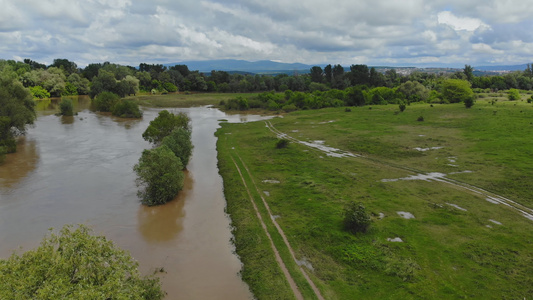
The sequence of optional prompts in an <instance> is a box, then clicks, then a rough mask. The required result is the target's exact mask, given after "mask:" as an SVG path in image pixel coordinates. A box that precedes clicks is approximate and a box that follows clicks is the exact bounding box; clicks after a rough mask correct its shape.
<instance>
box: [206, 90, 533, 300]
mask: <svg viewBox="0 0 533 300" xmlns="http://www.w3.org/2000/svg"><path fill="white" fill-rule="evenodd" d="M491 100H492V99H491V98H490V97H487V98H481V99H478V100H477V102H476V104H475V105H474V106H473V107H472V108H471V109H466V108H465V107H464V105H462V104H448V105H440V104H434V105H433V107H432V106H430V105H429V104H412V105H410V106H408V107H407V109H406V110H405V111H404V112H402V113H399V112H398V111H399V110H398V107H397V106H396V105H385V106H372V107H371V108H370V107H367V106H366V107H358V108H351V111H350V112H347V111H345V108H332V109H322V110H314V111H298V112H294V113H291V114H287V115H284V116H283V118H274V119H271V120H270V121H269V122H270V123H271V124H272V126H273V127H274V128H275V129H277V130H279V131H281V132H283V133H286V134H288V135H290V136H291V137H292V138H295V139H297V140H300V141H305V142H312V141H323V143H324V144H325V145H328V146H331V147H334V148H338V149H341V150H345V151H350V152H351V153H354V154H358V155H362V156H361V157H344V158H338V157H331V156H327V155H326V154H325V153H323V152H321V151H318V150H315V149H313V148H309V147H307V146H305V145H303V144H301V143H297V142H294V141H293V142H291V143H290V144H289V146H288V147H287V148H284V149H276V147H275V145H276V142H277V141H278V137H277V136H276V134H274V133H273V132H271V131H270V130H269V129H268V128H267V127H266V125H265V122H254V123H244V124H223V126H222V128H221V129H219V131H218V132H217V136H218V137H219V139H218V145H217V147H218V151H219V168H220V172H221V174H222V176H223V178H224V189H225V193H226V199H227V201H228V206H227V211H228V213H229V214H230V216H231V218H232V222H233V226H234V227H235V229H234V234H235V244H236V249H237V253H238V254H239V255H240V257H241V260H242V261H243V263H244V269H243V279H244V280H245V281H247V282H248V283H249V284H250V286H251V289H252V291H253V292H254V294H255V295H256V297H257V298H258V299H291V297H292V295H291V291H290V289H289V288H288V284H287V283H286V282H285V281H284V280H283V278H282V276H281V275H280V274H281V271H280V270H279V268H278V267H277V265H276V262H275V261H274V257H273V253H272V251H271V249H270V247H269V245H268V241H267V238H266V236H265V234H264V232H263V230H262V228H261V227H260V226H259V225H258V224H259V223H258V221H257V218H256V217H255V213H254V211H253V208H252V205H251V203H250V201H249V199H248V198H249V196H248V195H247V193H246V191H245V189H244V186H243V183H242V180H241V179H240V177H239V175H238V172H237V170H236V166H235V163H234V162H233V161H234V160H236V161H238V159H242V164H245V165H246V166H247V167H248V169H249V174H250V176H249V177H246V178H245V180H246V182H247V185H248V186H254V184H255V186H256V187H257V189H258V190H259V191H262V192H263V193H264V195H263V196H264V198H265V199H266V201H267V202H268V205H269V206H270V209H271V210H272V214H273V215H275V216H276V221H277V222H278V223H279V224H280V225H281V227H282V228H283V230H284V232H285V234H286V235H287V237H288V240H289V242H290V243H291V246H292V248H293V249H294V251H295V254H296V257H297V259H300V260H301V259H305V260H306V261H308V262H309V263H310V264H311V265H312V268H313V270H309V271H308V272H307V273H309V274H310V277H311V279H313V281H314V283H315V285H317V286H318V287H319V289H320V291H321V294H322V295H323V296H324V298H326V299H462V298H470V299H524V298H526V299H529V298H531V297H533V276H532V274H533V230H532V229H533V221H532V220H529V219H527V218H526V217H524V216H523V215H522V214H521V213H520V212H518V211H517V210H515V209H513V208H511V207H508V206H506V205H504V204H494V203H491V202H489V201H487V200H486V198H487V196H486V195H483V194H479V193H478V192H476V191H479V189H475V188H474V191H471V190H469V189H468V188H467V187H470V185H471V186H474V187H477V188H481V189H483V190H486V191H487V192H486V193H487V195H488V194H491V193H494V194H497V195H500V196H503V197H506V198H509V199H511V200H514V201H516V202H517V203H519V204H522V205H525V206H527V207H533V197H532V191H533V180H532V179H533V105H532V104H528V103H526V102H525V101H513V102H510V101H505V100H504V99H503V98H502V99H499V100H498V101H497V102H495V103H494V104H491ZM419 117H423V119H424V121H417V119H419ZM415 148H429V149H427V150H426V151H419V150H416V149H415ZM237 164H239V165H240V164H241V163H237ZM240 168H242V166H240ZM431 172H438V173H443V174H446V177H445V179H446V180H445V181H435V180H427V181H424V180H396V179H399V178H408V177H409V176H413V175H416V174H419V173H423V174H427V173H431ZM384 179H394V180H396V181H393V180H385V181H384ZM265 180H275V181H274V182H278V181H279V183H270V181H265ZM452 180H453V181H452ZM451 183H457V184H451ZM491 195H492V194H491ZM253 198H254V199H256V200H257V201H258V203H259V201H260V200H259V193H254V195H253ZM351 200H355V201H360V202H362V203H363V204H364V205H365V206H366V208H367V210H368V211H369V212H370V213H371V214H372V219H373V222H372V225H371V228H370V230H369V231H368V232H367V233H365V234H357V235H353V234H350V233H348V232H346V231H344V230H343V228H342V216H341V214H342V210H343V207H344V205H345V204H346V203H347V202H348V201H351ZM260 210H261V213H262V215H263V219H266V220H270V219H271V218H270V216H268V213H267V212H266V211H265V210H264V209H260ZM399 211H404V212H410V213H412V214H413V215H414V217H415V218H414V219H404V218H402V217H401V216H400V215H398V213H397V212H399ZM380 214H382V216H383V217H382V218H381V217H380ZM500 224H501V225H500ZM270 231H272V232H274V230H273V229H272V228H269V232H270ZM271 234H272V233H271ZM274 234H275V232H274ZM396 237H399V238H401V239H402V240H403V242H401V243H400V242H390V241H388V240H387V239H388V238H396ZM275 243H276V246H277V247H278V248H279V249H284V245H283V243H282V241H280V240H279V239H278V240H276V239H275ZM284 251H286V250H284ZM282 257H283V258H284V261H285V263H286V264H287V265H292V267H291V268H293V270H292V272H291V274H295V275H294V276H298V274H297V273H298V271H297V270H296V268H295V267H294V265H295V263H294V262H291V259H290V257H288V255H284V256H283V255H282ZM295 281H297V284H298V285H299V287H300V290H302V291H303V294H304V297H306V299H307V298H310V299H312V298H314V294H313V293H312V292H310V291H309V287H308V286H307V285H306V283H305V282H304V281H303V280H295Z"/></svg>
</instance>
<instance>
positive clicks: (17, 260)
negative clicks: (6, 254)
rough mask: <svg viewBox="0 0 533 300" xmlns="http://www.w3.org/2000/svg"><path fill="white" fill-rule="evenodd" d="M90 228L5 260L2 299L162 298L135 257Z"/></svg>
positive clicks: (0, 264) (65, 232)
mask: <svg viewBox="0 0 533 300" xmlns="http://www.w3.org/2000/svg"><path fill="white" fill-rule="evenodd" d="M90 233H91V232H90V229H89V228H87V227H86V226H83V225H80V226H79V227H78V228H73V227H72V226H71V225H66V226H65V227H63V229H62V230H61V231H60V233H59V234H54V233H53V232H51V233H50V235H49V236H47V237H45V238H44V239H43V240H42V242H41V245H40V246H39V247H37V248H36V249H34V250H30V251H27V252H25V253H24V254H22V255H20V256H19V255H16V254H13V255H11V257H10V258H8V259H7V260H0V298H1V299H162V298H163V296H164V293H163V291H162V290H161V286H160V283H159V279H157V278H153V277H141V276H140V275H139V271H138V270H137V267H138V264H137V262H136V261H135V260H133V258H132V257H131V256H130V254H129V253H128V252H126V251H124V250H121V249H119V248H118V247H116V246H115V245H114V244H113V243H112V242H111V241H108V240H107V239H106V238H105V237H102V236H93V235H91V234H90Z"/></svg>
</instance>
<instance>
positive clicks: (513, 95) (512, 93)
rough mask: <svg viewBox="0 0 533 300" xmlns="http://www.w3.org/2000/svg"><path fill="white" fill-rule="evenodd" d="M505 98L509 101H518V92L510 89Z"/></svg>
mask: <svg viewBox="0 0 533 300" xmlns="http://www.w3.org/2000/svg"><path fill="white" fill-rule="evenodd" d="M507 98H508V99H509V100H510V101H513V100H519V99H520V92H519V91H518V90H517V89H510V90H509V91H508V92H507Z"/></svg>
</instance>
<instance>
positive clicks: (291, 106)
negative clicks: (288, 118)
mask: <svg viewBox="0 0 533 300" xmlns="http://www.w3.org/2000/svg"><path fill="white" fill-rule="evenodd" d="M282 109H283V110H284V111H285V112H291V111H295V110H298V107H296V105H294V104H288V105H284V106H283V107H282Z"/></svg>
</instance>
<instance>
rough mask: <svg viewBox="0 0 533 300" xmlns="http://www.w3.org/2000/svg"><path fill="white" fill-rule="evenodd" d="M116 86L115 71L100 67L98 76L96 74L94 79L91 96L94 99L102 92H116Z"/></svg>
mask: <svg viewBox="0 0 533 300" xmlns="http://www.w3.org/2000/svg"><path fill="white" fill-rule="evenodd" d="M116 88H117V80H116V79H115V76H114V75H113V73H111V72H108V71H106V70H102V69H100V70H99V71H98V76H95V77H94V78H93V80H92V84H91V91H90V92H89V96H90V97H91V99H94V97H96V96H97V95H98V94H100V93H101V92H115V91H116Z"/></svg>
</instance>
